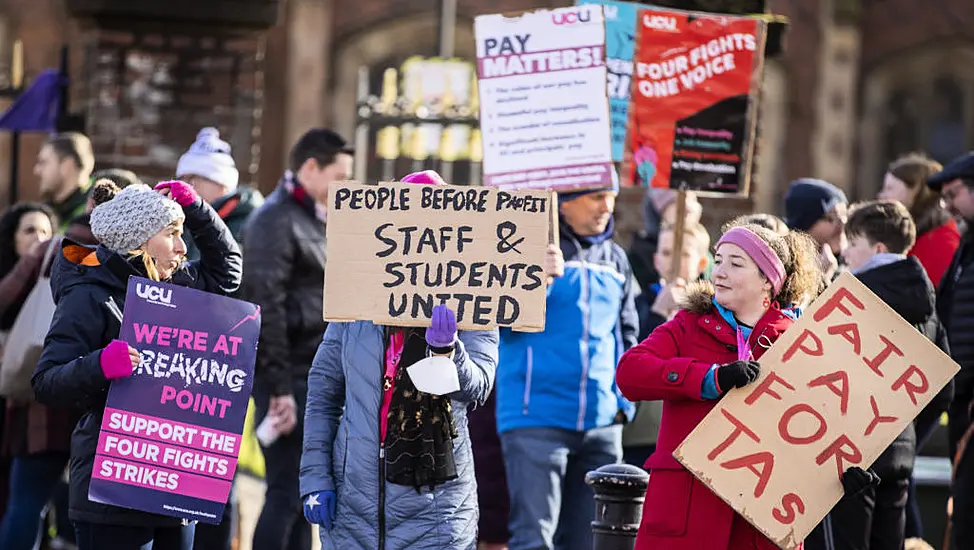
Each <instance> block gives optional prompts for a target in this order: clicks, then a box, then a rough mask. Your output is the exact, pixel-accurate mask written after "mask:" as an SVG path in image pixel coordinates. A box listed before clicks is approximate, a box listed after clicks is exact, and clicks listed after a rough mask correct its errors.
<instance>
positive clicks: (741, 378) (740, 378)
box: [715, 361, 761, 393]
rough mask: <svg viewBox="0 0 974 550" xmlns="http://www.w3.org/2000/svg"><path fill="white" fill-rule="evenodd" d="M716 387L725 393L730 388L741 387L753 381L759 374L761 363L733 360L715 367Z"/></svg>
mask: <svg viewBox="0 0 974 550" xmlns="http://www.w3.org/2000/svg"><path fill="white" fill-rule="evenodd" d="M715 374H716V377H717V389H718V391H720V392H721V393H726V392H728V391H730V390H731V388H743V387H744V386H746V385H748V384H750V383H751V382H754V381H755V380H757V379H758V375H759V374H761V364H760V363H758V362H757V361H734V362H733V363H727V364H726V365H721V366H719V367H717V371H716V373H715Z"/></svg>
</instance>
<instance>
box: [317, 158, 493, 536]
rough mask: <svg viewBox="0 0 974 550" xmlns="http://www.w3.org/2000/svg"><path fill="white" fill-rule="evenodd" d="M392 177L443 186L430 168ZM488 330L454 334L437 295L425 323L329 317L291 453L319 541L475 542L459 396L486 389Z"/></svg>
mask: <svg viewBox="0 0 974 550" xmlns="http://www.w3.org/2000/svg"><path fill="white" fill-rule="evenodd" d="M402 181H404V182H411V183H419V184H442V183H443V181H442V179H441V178H440V177H439V176H438V175H437V174H436V173H435V172H423V173H418V174H411V175H409V176H407V177H405V178H403V180H402ZM497 338H498V337H497V332H496V330H491V331H462V332H459V333H458V331H457V317H456V314H455V312H454V311H453V310H451V309H450V308H449V307H448V306H446V305H444V304H440V305H437V306H434V308H433V311H432V325H431V326H430V327H429V328H425V329H424V328H418V327H408V328H407V327H394V326H381V325H376V324H374V323H372V322H371V321H356V322H351V323H339V322H332V323H330V324H329V325H328V328H327V330H326V331H325V337H324V340H323V341H322V342H321V346H319V348H318V353H317V354H316V355H315V359H314V363H312V365H311V371H310V373H309V375H308V401H307V409H306V410H307V412H306V414H305V419H304V426H305V433H304V452H303V455H302V457H301V495H302V496H303V498H304V514H305V517H306V518H307V519H308V521H309V522H311V523H316V524H318V525H319V526H320V527H321V531H320V534H321V542H322V546H323V547H324V548H341V549H342V550H353V549H356V548H362V549H370V550H371V549H374V548H384V549H386V550H399V549H405V548H410V549H424V548H425V549H433V548H437V549H440V548H442V549H447V548H449V549H473V548H476V545H477V489H476V481H475V479H474V465H473V457H472V453H471V450H470V434H469V433H468V431H467V405H468V404H470V403H477V404H483V403H484V401H485V400H486V399H487V396H488V395H489V394H490V389H491V386H492V385H493V379H494V369H495V367H496V365H497ZM424 358H431V359H434V360H436V359H439V361H440V362H441V363H444V361H445V363H444V365H443V368H446V369H448V370H449V371H451V372H450V373H449V374H451V375H452V374H453V373H455V377H456V378H455V381H456V385H455V386H454V387H453V388H451V390H449V391H447V392H445V393H442V394H441V393H439V392H436V393H432V390H431V389H430V388H428V387H426V386H425V385H424V384H422V383H421V381H420V379H419V378H416V376H417V373H416V371H414V370H413V368H414V367H416V366H418V365H417V363H418V362H420V361H423V360H424ZM442 358H446V359H442ZM379 365H382V369H381V370H380V369H379V368H376V367H378V366H379ZM420 388H422V389H420ZM424 390H425V391H424Z"/></svg>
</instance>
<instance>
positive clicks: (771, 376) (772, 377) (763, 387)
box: [744, 372, 795, 405]
mask: <svg viewBox="0 0 974 550" xmlns="http://www.w3.org/2000/svg"><path fill="white" fill-rule="evenodd" d="M775 382H778V383H779V384H781V385H782V386H784V387H786V388H788V389H789V390H791V391H795V386H792V385H791V384H789V383H788V382H786V381H785V379H784V378H782V377H780V376H778V375H777V374H775V373H774V372H769V373H768V375H767V376H765V377H764V380H762V381H761V383H760V384H758V386H757V387H756V388H754V391H752V392H751V393H750V394H749V395H748V396H747V397H745V398H744V402H745V403H747V404H748V405H753V404H754V402H755V401H757V400H758V397H760V396H761V394H764V393H766V394H768V395H770V396H771V397H774V398H775V399H777V400H778V401H781V395H780V394H779V393H778V392H776V391H774V390H772V389H771V384H773V383H775Z"/></svg>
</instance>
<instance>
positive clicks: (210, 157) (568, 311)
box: [0, 128, 974, 550]
mask: <svg viewBox="0 0 974 550" xmlns="http://www.w3.org/2000/svg"><path fill="white" fill-rule="evenodd" d="M354 155H355V151H354V150H353V149H352V148H351V147H350V146H349V144H348V143H347V142H346V141H345V140H344V139H343V138H342V137H341V136H339V135H338V134H336V133H335V132H333V131H331V130H328V129H323V128H316V129H312V130H310V131H308V132H307V133H305V134H304V135H303V136H302V137H301V138H300V139H299V140H298V141H297V142H296V143H295V144H294V146H293V148H292V150H291V153H290V157H289V160H288V170H287V171H286V172H285V173H284V174H283V176H282V177H281V179H280V181H279V182H278V184H277V187H276V188H275V189H274V191H273V192H272V193H271V194H270V195H269V196H268V197H266V199H265V198H264V197H263V196H262V195H261V194H260V193H259V192H258V191H257V190H255V189H254V188H252V187H250V186H247V185H240V181H239V180H240V176H239V173H238V171H237V168H236V167H235V165H234V162H233V157H232V154H231V147H230V144H228V143H227V142H225V141H223V140H222V139H220V136H219V133H218V132H217V131H216V130H215V129H212V128H206V129H203V130H201V131H200V133H199V135H198V136H197V140H196V142H195V143H193V144H192V145H191V146H190V147H189V148H188V150H187V152H186V153H185V155H183V156H182V157H181V158H180V160H179V162H178V165H177V168H176V170H175V173H174V174H173V177H174V179H173V180H171V181H165V182H161V183H158V184H156V185H155V186H149V185H146V184H145V183H143V182H142V181H140V180H139V178H138V177H137V176H136V175H135V174H133V173H131V172H128V171H125V170H120V169H111V170H105V171H102V172H99V173H93V172H94V167H95V158H94V155H93V153H92V149H91V144H90V142H89V141H88V140H87V138H85V137H84V136H83V135H80V134H74V133H67V134H57V135H54V136H51V137H50V138H49V139H48V140H47V141H46V143H45V144H44V146H43V147H42V148H41V150H40V152H39V153H38V157H37V164H36V167H35V175H36V177H37V179H38V181H39V188H40V191H41V193H42V196H43V202H38V203H33V202H28V203H21V204H16V205H13V206H11V207H9V208H8V209H7V211H6V212H5V213H4V214H3V215H2V217H0V337H3V336H5V335H6V334H7V332H8V331H10V330H11V327H12V326H14V325H15V323H16V322H17V319H18V316H19V315H20V313H21V312H22V310H23V308H24V304H25V301H26V300H27V297H28V295H29V294H30V292H31V290H32V289H33V288H34V287H35V285H37V284H49V285H50V288H51V292H52V295H53V299H54V302H55V304H56V308H55V310H54V313H53V316H52V320H51V325H50V329H49V331H48V333H47V336H46V340H45V344H44V348H43V352H42V354H41V356H40V358H39V360H38V361H37V363H36V365H32V367H33V368H32V369H31V370H30V372H27V373H26V376H27V377H29V378H30V382H31V387H32V389H33V395H32V396H29V397H26V398H19V397H18V398H14V397H8V398H7V399H6V402H5V403H4V404H3V406H2V407H0V415H2V423H0V426H2V429H0V512H2V520H0V548H3V549H4V550H30V549H32V548H35V545H37V544H38V543H39V541H43V544H45V545H46V546H47V547H49V548H55V547H72V546H73V547H76V548H79V549H80V550H91V549H103V548H116V549H119V550H130V549H131V550H136V549H139V550H141V549H146V548H152V549H154V550H190V549H191V548H196V549H199V550H204V549H205V550H224V549H227V550H228V549H230V548H231V547H232V545H233V539H234V537H235V533H236V529H235V527H234V522H235V517H236V512H235V506H234V501H235V495H233V494H231V496H230V499H229V503H228V506H227V507H226V511H225V514H224V517H223V518H222V520H221V521H220V522H219V524H217V525H210V524H202V523H200V524H195V523H193V522H188V521H185V520H180V519H175V518H171V517H164V516H159V515H154V514H148V513H145V512H139V511H134V510H128V509H123V508H119V507H115V506H110V505H107V504H103V503H96V502H92V501H91V500H90V499H89V498H88V483H89V480H90V478H91V470H92V467H93V462H94V455H95V448H96V444H97V440H98V434H99V429H100V426H101V418H102V415H103V412H104V408H105V398H106V395H107V389H108V387H109V386H110V384H111V382H112V380H116V379H119V378H122V377H126V376H129V375H131V374H132V372H133V369H134V368H135V367H136V366H138V361H139V351H138V350H136V349H135V348H133V347H132V346H131V345H130V344H129V343H125V342H122V341H120V340H118V334H119V329H120V323H121V319H122V315H123V310H122V308H123V306H124V303H125V291H126V281H127V279H128V278H129V277H130V276H133V275H136V276H141V277H147V278H150V279H154V280H157V281H166V282H170V283H173V284H177V285H183V286H190V287H193V288H197V289H201V290H205V291H207V292H213V293H217V294H222V295H226V296H232V297H238V298H242V299H245V300H248V301H251V302H253V303H255V304H257V305H259V306H260V308H261V314H262V324H261V335H260V345H259V347H258V353H257V363H256V368H255V384H254V390H253V399H254V405H255V411H256V418H255V420H256V423H257V424H260V425H261V426H262V427H263V428H264V429H263V430H262V437H261V439H260V445H261V450H262V452H263V455H264V462H265V465H266V468H265V472H266V473H265V482H266V499H265V504H264V506H263V509H262V512H261V514H260V518H259V520H258V522H257V526H256V530H255V532H254V534H253V543H252V546H253V548H255V550H265V549H266V550H308V549H310V547H311V538H312V529H311V526H312V525H317V526H318V527H319V532H320V537H321V542H322V545H323V547H324V548H326V549H341V550H345V549H354V548H363V549H366V548H385V549H390V550H391V549H405V548H431V549H432V548H451V549H453V548H462V549H474V548H480V549H483V550H501V549H510V550H535V549H553V548H557V549H565V550H575V549H578V550H582V549H584V550H590V549H591V548H592V547H593V534H592V529H591V521H592V519H593V518H594V516H595V502H594V499H593V493H592V490H591V488H590V487H588V486H587V485H586V483H585V475H586V473H588V472H589V471H591V470H594V469H596V468H598V467H600V466H604V465H606V464H613V463H621V462H626V463H629V464H632V465H635V466H639V467H643V468H645V469H646V470H647V471H649V472H650V478H649V488H648V491H647V494H646V499H645V503H644V508H643V516H642V520H641V524H640V528H639V534H638V537H637V540H636V547H637V548H639V549H646V550H648V549H657V548H666V549H668V550H680V549H688V550H689V549H693V550H701V549H702V550H707V549H713V550H738V549H741V550H743V549H764V548H767V549H771V548H775V547H776V546H775V545H774V544H773V543H772V542H771V541H770V540H769V539H767V538H766V537H765V536H764V535H762V534H761V533H760V532H759V531H757V530H756V529H755V528H754V527H752V526H751V525H750V523H748V522H747V521H746V520H745V519H744V518H743V517H741V516H740V515H739V514H737V513H735V512H734V511H733V509H731V508H730V507H729V506H727V505H726V504H725V503H724V502H723V501H722V500H721V499H720V498H719V497H717V496H716V495H715V494H714V493H713V492H711V491H710V489H708V488H707V487H706V486H705V485H703V484H702V483H701V482H700V481H699V480H697V479H696V478H695V477H694V476H693V475H692V474H690V473H689V472H688V471H687V470H686V469H684V468H683V467H682V466H681V465H680V463H679V462H677V461H676V460H675V459H674V458H673V456H672V452H673V450H674V449H675V448H676V447H677V446H678V445H679V444H680V443H681V442H682V441H683V440H684V439H685V438H686V436H687V435H688V434H689V433H690V432H691V431H692V430H693V429H694V428H695V427H696V426H697V424H699V422H700V421H701V420H702V419H703V418H704V417H705V416H706V415H707V413H708V412H709V411H710V410H711V409H712V408H713V407H714V406H715V404H716V403H717V402H718V401H719V400H720V399H721V397H722V396H723V395H724V394H725V393H726V392H727V391H729V390H730V389H732V388H738V387H744V386H747V385H748V384H751V383H752V382H754V380H755V379H756V378H757V377H758V376H759V374H760V372H761V368H762V366H761V363H760V361H761V356H762V354H763V353H764V351H765V350H766V349H767V347H768V346H769V344H770V343H772V342H774V341H775V340H776V339H777V338H778V337H780V336H781V334H783V333H784V332H785V331H786V330H788V329H789V327H790V326H792V325H793V324H794V323H795V322H796V320H798V319H799V318H800V316H801V315H802V311H803V310H804V309H805V308H807V306H808V305H809V304H810V303H811V302H812V301H813V300H814V299H815V298H816V297H817V296H818V295H819V294H820V293H821V292H822V291H823V290H824V289H825V288H826V287H827V286H828V285H829V284H830V282H831V281H832V280H833V279H834V278H835V277H836V276H837V275H838V273H840V272H843V271H848V272H851V273H852V274H853V275H855V276H856V277H857V278H858V279H859V280H860V281H861V282H863V283H864V284H865V285H866V286H867V287H868V288H870V289H871V290H872V291H873V292H874V293H875V294H876V295H877V296H878V297H879V298H880V299H882V300H883V301H884V302H886V303H887V304H888V305H889V306H890V307H892V308H893V310H895V311H896V312H897V313H898V314H899V315H901V316H902V317H903V318H904V319H905V320H906V321H907V322H909V323H910V324H912V325H913V326H915V327H916V329H917V330H918V331H919V332H921V333H922V334H923V335H924V336H926V337H927V338H928V339H929V340H930V341H931V342H933V343H934V344H936V345H937V346H939V347H940V348H941V349H943V350H944V351H945V352H947V353H949V354H950V355H951V356H952V357H953V358H954V360H955V361H957V362H958V363H959V364H960V365H961V367H962V368H961V371H960V374H958V376H957V377H956V379H955V380H954V381H952V382H951V383H950V384H949V385H948V386H947V387H946V388H944V390H943V391H941V392H940V393H939V394H938V396H937V397H936V398H935V399H934V400H933V401H932V402H931V403H930V404H929V405H928V406H927V407H926V409H925V410H924V411H923V412H922V413H921V414H920V416H919V417H917V419H916V420H915V421H914V422H913V423H911V424H910V425H909V426H908V427H907V429H906V430H905V431H904V432H903V433H902V434H901V435H900V436H899V437H898V438H897V439H896V441H895V442H894V443H893V444H892V445H890V447H889V448H888V449H887V450H886V451H885V452H884V453H883V455H882V456H881V457H880V458H879V459H878V460H877V461H876V462H875V463H874V464H873V465H872V466H871V467H870V468H867V469H862V468H859V467H851V468H849V469H847V470H846V471H845V472H844V473H843V475H842V476H841V482H842V486H843V489H844V493H845V494H844V496H843V498H842V499H841V500H840V501H839V503H838V504H837V505H836V507H835V508H834V509H833V511H832V512H831V513H830V514H829V515H828V516H827V517H826V518H825V520H824V521H822V522H821V524H819V526H818V527H817V528H816V529H815V531H813V533H812V535H811V536H809V537H808V539H806V541H805V543H804V547H805V548H806V549H808V550H820V549H821V550H832V549H836V548H841V549H849V550H852V549H860V550H861V549H872V550H887V549H889V550H894V549H901V548H904V545H905V544H906V542H907V541H908V540H909V541H911V542H910V544H921V540H922V538H923V537H924V533H923V526H922V522H921V521H920V514H919V509H918V506H917V499H916V495H915V485H914V483H913V465H914V460H915V457H916V455H917V453H918V451H919V450H921V449H922V447H923V445H924V443H925V442H926V441H927V440H928V439H929V438H930V437H931V436H932V434H933V433H934V432H935V431H936V430H937V427H938V425H939V423H940V418H941V416H942V414H943V413H944V412H946V413H948V417H949V427H948V433H949V442H950V449H951V453H952V457H953V461H954V467H955V478H954V484H955V488H956V489H955V491H954V493H953V502H952V514H953V520H952V537H953V544H954V545H955V546H953V547H956V548H971V547H974V532H972V529H974V521H967V520H968V519H974V501H972V499H974V492H967V493H965V492H963V491H962V490H961V489H964V488H970V487H971V486H972V485H974V466H971V465H970V464H971V461H972V460H974V459H972V458H971V457H970V456H969V455H970V452H968V449H967V442H968V440H969V438H970V431H971V426H972V425H974V424H972V419H971V404H972V400H974V275H972V273H974V270H970V269H967V268H968V267H969V265H970V264H971V262H974V245H972V238H974V237H971V234H970V233H969V232H968V231H967V225H968V223H969V221H970V220H974V154H969V155H965V156H963V157H961V158H958V159H956V160H954V161H952V162H950V163H949V164H948V165H947V166H946V167H942V166H941V165H939V164H938V163H937V162H935V161H933V160H931V159H930V158H928V157H926V156H924V155H922V154H909V155H906V156H903V157H901V158H898V159H893V160H892V162H891V163H890V165H889V167H888V170H887V172H886V174H885V179H884V181H883V182H882V191H881V192H880V194H879V196H878V197H877V198H876V199H875V200H867V201H864V202H860V203H856V204H849V201H848V199H847V197H846V195H845V194H844V193H843V192H842V191H841V190H840V189H838V188H837V187H835V186H834V185H831V184H830V183H828V182H825V181H822V180H819V179H812V178H803V179H799V180H796V181H794V182H791V183H790V184H789V185H788V190H787V193H786V196H785V201H784V205H783V206H784V212H785V216H784V218H783V219H782V218H778V217H776V216H774V215H771V214H769V213H756V214H752V215H747V216H742V217H740V218H736V219H733V220H728V221H726V223H725V224H724V225H723V226H722V227H721V229H720V231H719V232H718V234H716V235H714V236H712V235H711V233H710V232H709V231H708V230H707V229H706V228H705V227H704V226H703V224H702V222H701V217H702V213H703V208H702V206H701V204H700V202H699V201H698V200H697V198H696V197H695V196H694V194H693V193H692V192H691V193H688V194H685V195H680V194H678V193H677V192H675V191H671V190H666V189H652V190H648V191H647V192H646V198H645V201H644V208H643V216H644V220H643V221H644V224H645V226H644V229H643V230H642V231H640V232H639V233H638V234H637V235H635V236H634V237H633V240H632V243H631V245H630V246H629V249H628V250H626V249H625V248H623V247H622V246H621V245H620V244H619V243H618V242H617V239H616V238H615V237H616V234H615V218H614V211H615V201H616V197H617V195H618V193H619V189H618V183H617V182H614V183H613V185H612V186H611V187H609V188H604V189H592V190H586V191H578V192H571V193H560V194H559V195H558V212H559V217H560V220H559V235H557V241H556V244H553V245H552V246H550V247H549V249H548V251H547V253H546V256H545V261H544V271H545V274H546V276H547V290H546V292H547V303H546V321H545V330H544V331H543V332H536V333H527V332H514V331H511V330H508V329H504V328H502V329H499V330H489V331H458V330H457V322H456V316H455V313H454V312H453V311H452V310H451V309H450V308H449V306H448V305H446V304H441V305H438V306H436V307H435V308H434V310H433V315H432V319H431V326H430V327H429V328H415V327H409V328H407V327H393V326H380V325H377V324H374V323H372V322H367V321H357V322H349V323H330V324H328V323H325V322H324V321H323V320H322V301H323V280H324V270H325V264H326V261H327V257H326V254H325V251H326V247H325V244H326V243H325V226H326V224H327V220H328V211H327V197H328V189H329V185H330V184H332V183H333V182H336V181H341V180H346V179H350V178H351V172H352V162H353V158H354ZM402 181H403V182H407V183H412V184H415V185H443V184H444V183H445V182H444V181H443V180H442V178H441V177H440V176H439V175H438V174H436V173H435V172H432V171H426V172H419V173H414V174H409V175H407V176H405V177H403V178H402ZM677 200H686V204H685V208H679V205H678V204H677ZM678 210H679V211H681V212H685V215H682V216H678V214H677V211H678ZM677 224H682V227H678V225H677ZM678 229H679V230H680V231H678ZM678 232H679V233H680V234H681V237H680V238H677V235H676V234H677V233H678ZM677 241H679V242H681V243H682V244H681V249H680V250H676V244H677ZM713 243H715V244H713ZM677 258H679V269H678V270H674V269H673V262H674V260H675V259H677ZM48 280H49V283H48ZM349 290H350V291H354V289H349ZM759 341H760V342H761V345H758V342H759ZM0 343H2V342H0ZM428 356H442V357H445V358H448V359H449V360H450V361H452V362H453V364H454V365H455V366H456V369H457V374H458V379H459V383H460V389H459V390H458V391H456V392H454V393H452V394H448V395H445V396H437V395H432V394H428V393H424V392H422V391H419V390H418V389H417V388H416V387H415V385H414V384H413V382H412V380H411V378H410V377H409V376H404V375H403V373H404V372H405V367H407V366H409V365H412V364H413V363H415V362H417V361H419V360H421V359H423V358H425V357H428ZM50 511H53V513H51V512H50ZM51 533H55V534H54V535H52V534H51Z"/></svg>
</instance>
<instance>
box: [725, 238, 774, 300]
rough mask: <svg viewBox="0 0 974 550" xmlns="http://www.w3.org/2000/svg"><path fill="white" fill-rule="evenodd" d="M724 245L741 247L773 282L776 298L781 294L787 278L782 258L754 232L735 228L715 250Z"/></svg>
mask: <svg viewBox="0 0 974 550" xmlns="http://www.w3.org/2000/svg"><path fill="white" fill-rule="evenodd" d="M724 243H730V244H736V245H737V246H739V247H741V248H742V249H743V250H744V252H745V253H747V255H748V256H750V257H751V259H752V260H754V263H756V264H758V269H760V270H761V273H764V276H765V277H767V278H768V281H770V282H771V286H772V288H774V294H775V296H777V295H778V293H779V292H781V287H782V285H784V284H785V279H786V278H787V274H786V273H785V266H784V264H782V263H781V258H779V257H778V255H777V254H775V253H774V250H771V247H770V246H768V243H766V242H764V240H763V239H762V238H761V237H758V236H757V234H756V233H754V232H753V231H751V230H749V229H745V228H743V227H735V228H733V229H731V230H729V231H728V232H727V233H724V235H723V236H722V237H721V238H720V240H719V241H717V246H716V247H714V249H715V250H716V249H717V248H720V245H722V244H724Z"/></svg>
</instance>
